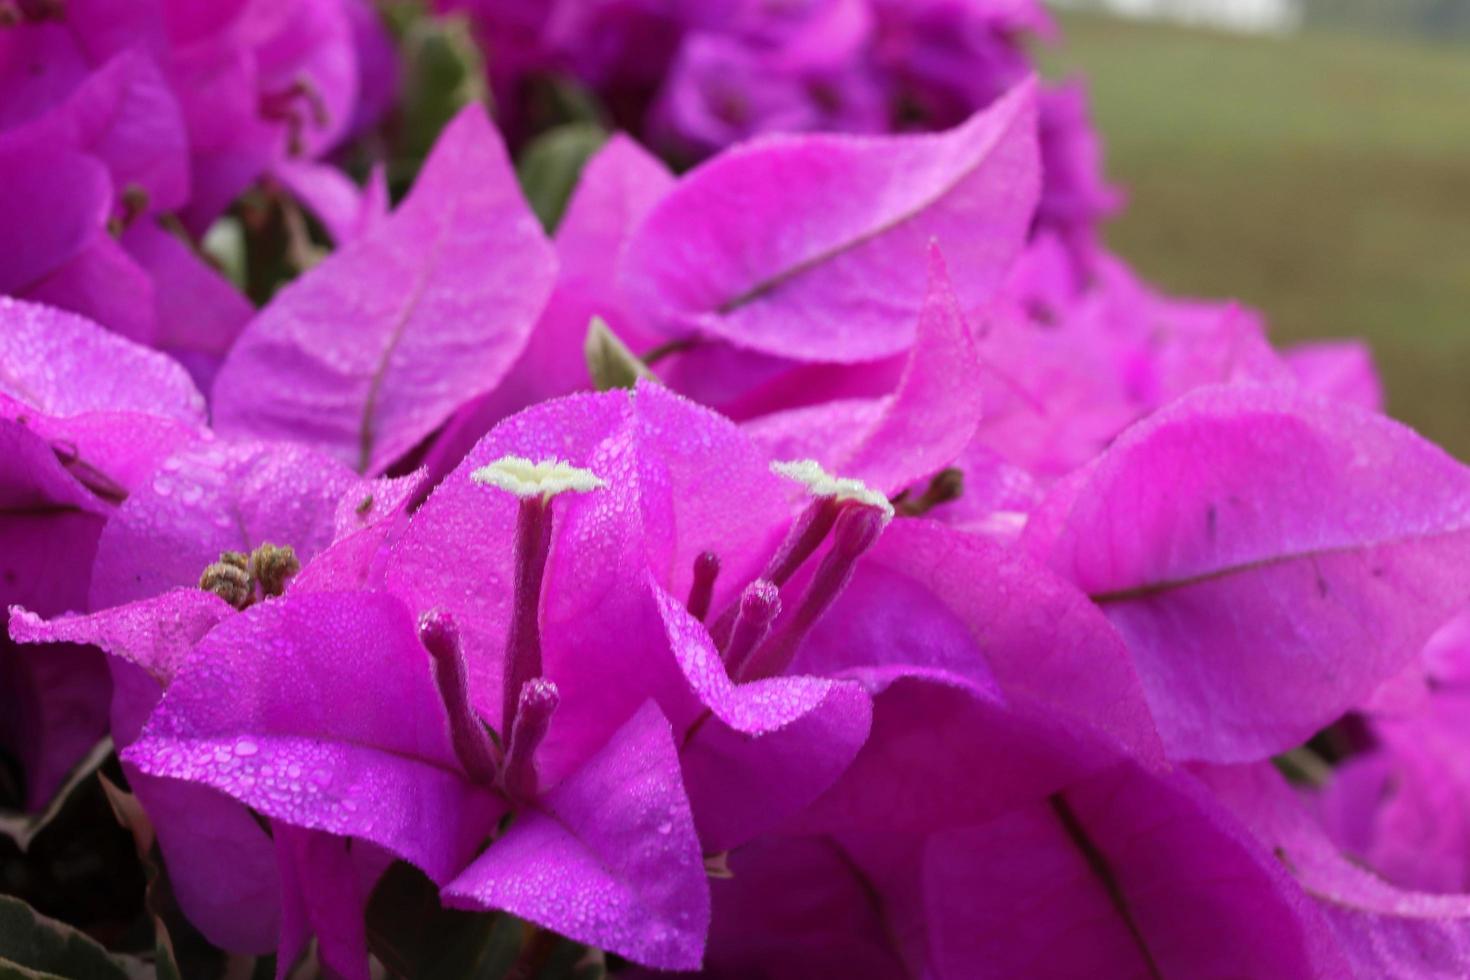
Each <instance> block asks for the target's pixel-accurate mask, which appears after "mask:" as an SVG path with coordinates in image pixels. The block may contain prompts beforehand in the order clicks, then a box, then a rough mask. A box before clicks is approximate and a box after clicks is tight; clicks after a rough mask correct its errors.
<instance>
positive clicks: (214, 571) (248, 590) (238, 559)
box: [199, 542, 301, 609]
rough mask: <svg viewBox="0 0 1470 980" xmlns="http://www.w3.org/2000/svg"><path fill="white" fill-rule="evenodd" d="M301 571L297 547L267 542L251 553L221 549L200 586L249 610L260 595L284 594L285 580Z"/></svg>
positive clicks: (203, 575) (207, 569)
mask: <svg viewBox="0 0 1470 980" xmlns="http://www.w3.org/2000/svg"><path fill="white" fill-rule="evenodd" d="M299 571H301V562H300V560H298V559H297V557H296V551H295V549H293V548H292V547H291V546H290V545H275V544H271V543H270V542H266V543H264V544H262V545H260V546H259V547H258V548H256V549H255V550H254V551H252V552H251V553H250V554H249V555H247V554H245V552H243V551H225V552H221V553H220V556H219V561H217V562H215V563H214V564H212V565H210V566H208V567H207V568H205V569H204V573H203V574H202V575H200V576H199V587H200V588H201V589H203V590H204V591H205V592H213V593H214V594H215V595H217V596H219V597H220V598H221V599H223V600H225V601H226V602H228V603H229V604H230V605H232V606H234V607H235V608H236V609H246V608H248V607H250V606H252V605H254V604H255V602H256V600H257V599H258V598H262V597H269V596H278V595H281V594H282V593H284V592H285V591H286V582H287V581H288V580H289V579H290V578H291V576H293V575H295V574H296V573H297V572H299Z"/></svg>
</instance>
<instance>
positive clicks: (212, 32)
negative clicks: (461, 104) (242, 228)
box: [0, 0, 392, 234]
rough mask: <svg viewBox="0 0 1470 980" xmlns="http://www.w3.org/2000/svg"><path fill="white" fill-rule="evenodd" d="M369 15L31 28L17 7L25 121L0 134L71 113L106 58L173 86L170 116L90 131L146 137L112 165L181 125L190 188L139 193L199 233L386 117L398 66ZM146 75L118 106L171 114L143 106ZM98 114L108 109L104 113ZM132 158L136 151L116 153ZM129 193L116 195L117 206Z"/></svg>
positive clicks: (70, 17) (83, 10) (96, 18)
mask: <svg viewBox="0 0 1470 980" xmlns="http://www.w3.org/2000/svg"><path fill="white" fill-rule="evenodd" d="M362 7H363V5H362V4H360V3H358V2H357V0H329V2H314V0H313V2H305V0H293V2H290V3H267V2H262V0H253V2H248V3H215V2H209V3H181V2H175V0H163V2H157V3H151V2H150V3H130V4H116V3H111V2H78V3H69V4H67V5H65V7H64V8H60V10H59V13H58V11H57V10H53V9H52V8H49V7H48V8H45V9H39V8H37V12H36V14H35V16H32V15H31V14H30V13H28V11H27V7H25V6H22V7H21V8H20V23H18V24H12V25H10V26H8V27H7V29H6V34H5V37H4V38H3V41H0V43H3V47H0V78H3V79H4V81H5V88H6V90H7V92H9V91H11V89H12V86H13V85H14V86H15V88H16V89H17V90H18V91H20V92H24V94H25V96H26V97H25V98H24V99H17V100H15V103H16V107H17V110H18V113H17V114H15V115H9V114H0V127H5V126H10V125H14V124H17V123H21V122H29V121H31V119H32V118H33V117H34V116H37V115H39V112H38V111H37V110H38V109H53V108H54V107H57V106H60V105H62V104H63V103H66V102H67V101H68V99H70V98H73V93H79V92H81V91H82V90H83V89H85V88H86V87H87V85H88V77H89V75H91V74H92V73H93V72H96V73H97V76H99V77H100V76H104V75H105V74H106V71H108V70H111V69H110V68H109V67H108V66H109V60H110V59H111V61H112V64H116V63H117V62H119V61H123V60H128V59H131V60H133V61H135V62H147V63H149V64H150V65H151V67H149V68H148V69H146V74H147V75H148V76H149V77H152V78H157V79H161V80H162V81H163V82H164V83H165V85H166V89H167V90H166V92H163V93H161V94H163V95H166V96H167V101H168V103H169V104H170V106H169V108H168V111H167V112H166V113H165V112H154V111H148V112H135V113H131V114H128V115H124V114H119V113H109V112H106V111H100V110H99V111H98V112H97V113H96V114H95V115H94V116H92V117H91V118H94V119H96V120H99V121H110V120H109V116H112V117H116V118H117V119H131V120H132V121H133V122H134V123H136V124H137V125H135V126H131V127H129V128H127V129H126V130H125V131H124V132H125V133H126V134H130V135H131V136H132V137H133V139H132V140H131V141H128V142H125V143H114V145H113V146H112V147H111V148H110V151H111V152H110V155H111V156H112V157H113V158H114V160H115V161H117V162H127V161H128V160H132V161H133V162H137V161H140V160H142V159H144V158H145V157H147V158H149V159H152V158H153V154H155V153H156V152H157V151H158V150H159V149H161V148H163V147H164V146H166V145H168V143H167V142H165V141H162V140H160V139H158V138H157V137H159V135H160V130H159V126H160V125H162V124H164V123H165V122H166V121H168V120H170V119H172V120H173V125H175V126H177V123H178V121H179V120H182V125H183V134H184V136H185V139H186V144H185V146H184V147H183V149H184V150H185V151H186V154H187V158H186V159H185V160H184V161H183V162H184V165H185V167H184V170H183V175H184V178H185V179H184V182H183V183H182V184H179V183H176V182H174V183H171V184H170V185H169V186H168V188H166V189H165V188H161V187H157V186H154V185H153V183H151V182H148V181H145V182H141V183H140V184H139V186H141V187H144V188H146V189H147V190H148V191H150V192H153V191H155V190H159V191H162V194H161V196H159V197H157V198H156V199H155V200H154V204H155V205H156V206H157V207H158V208H160V209H169V210H177V211H178V213H179V215H180V217H181V218H182V219H183V221H184V223H185V224H186V225H187V226H188V227H189V228H190V230H191V231H192V232H193V233H195V234H202V233H203V231H204V230H205V229H206V228H208V226H209V224H210V222H212V221H213V220H214V218H215V217H217V216H218V215H219V213H220V212H221V211H222V210H223V209H224V208H225V207H226V206H228V205H229V204H230V202H231V201H233V200H234V199H235V197H236V196H238V195H239V193H240V192H241V191H243V190H244V189H245V188H246V187H247V186H249V185H250V183H251V182H253V181H254V180H255V179H256V178H258V177H259V176H260V175H261V174H262V173H264V172H265V171H266V170H268V169H269V168H270V166H271V165H272V164H273V163H275V162H277V161H279V160H283V159H286V158H288V157H297V156H302V155H306V156H311V157H316V156H320V155H321V154H322V153H323V152H324V151H326V150H327V149H329V148H331V147H332V146H334V145H335V144H336V143H338V142H339V141H340V140H341V139H342V138H343V137H344V136H345V135H347V134H348V133H349V132H351V131H352V129H353V127H354V126H356V125H360V124H361V122H362V119H363V118H368V117H370V115H371V114H372V113H374V112H377V111H380V109H381V105H382V87H383V85H384V83H385V82H386V81H389V80H391V77H392V73H391V62H389V61H385V60H384V50H383V48H382V43H381V42H382V37H381V34H382V28H381V25H374V24H372V22H371V21H370V20H369V19H367V17H365V16H364V15H365V14H366V15H368V16H369V17H370V16H372V12H371V11H365V10H363V9H362ZM374 27H376V31H374V29H373V28H374ZM363 73H367V74H368V76H369V77H368V78H366V79H364V78H363V77H362V76H363ZM144 74H145V72H140V71H135V70H134V69H132V68H130V69H129V70H128V72H127V80H128V81H129V83H130V84H129V86H128V87H126V88H123V89H121V91H122V92H124V93H125V94H126V96H127V98H128V100H130V101H122V102H117V101H114V102H112V103H109V104H110V105H111V106H114V107H121V108H124V109H126V108H129V107H131V108H135V109H145V108H146V107H147V106H148V105H150V104H151V105H155V106H159V105H162V102H161V101H160V99H159V98H153V97H151V96H150V98H145V95H148V94H149V93H159V92H160V90H159V89H157V88H152V87H150V88H148V89H144V88H142V87H140V86H139V85H138V84H137V82H138V80H139V79H140V78H142V77H143V75H144ZM7 101H9V100H7ZM93 105H94V106H101V108H106V104H102V103H98V102H96V101H95V100H94V102H93ZM7 108H8V107H7ZM359 109H361V110H362V112H363V113H364V116H363V117H361V118H360V117H359ZM124 147H131V148H134V149H137V150H140V151H141V152H140V153H134V154H131V155H127V154H120V153H117V152H116V151H117V150H119V149H122V148H124ZM170 166H172V164H171V165H170ZM117 172H118V175H119V176H126V174H127V173H128V172H129V171H127V169H126V168H122V169H119V170H118V171H117ZM127 182H131V178H130V177H129V178H128V180H127ZM125 187H126V182H119V183H118V186H117V191H118V193H119V194H120V195H121V194H122V192H123V190H124V188H125Z"/></svg>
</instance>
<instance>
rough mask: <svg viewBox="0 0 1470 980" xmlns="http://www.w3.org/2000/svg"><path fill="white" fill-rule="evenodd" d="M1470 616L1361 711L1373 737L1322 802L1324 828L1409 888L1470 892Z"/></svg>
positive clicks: (1339, 769) (1335, 776) (1343, 766)
mask: <svg viewBox="0 0 1470 980" xmlns="http://www.w3.org/2000/svg"><path fill="white" fill-rule="evenodd" d="M1467 680H1470V614H1465V613H1461V614H1460V615H1458V616H1456V617H1455V618H1454V619H1453V620H1451V621H1450V622H1449V623H1448V624H1446V625H1445V626H1444V627H1443V628H1441V629H1440V630H1439V631H1438V632H1437V633H1435V635H1434V636H1433V637H1432V638H1431V640H1430V642H1429V644H1428V645H1427V646H1426V647H1425V649H1424V652H1423V654H1422V656H1421V657H1420V658H1419V659H1418V660H1417V661H1415V662H1414V663H1413V664H1412V665H1411V668H1410V670H1409V671H1407V672H1406V677H1405V678H1403V681H1404V687H1405V688H1406V690H1404V691H1400V692H1398V693H1399V694H1401V695H1402V696H1400V697H1398V698H1395V699H1392V700H1390V699H1388V698H1383V697H1378V698H1375V699H1374V701H1373V702H1370V703H1369V704H1368V705H1364V706H1362V707H1361V708H1360V715H1359V720H1360V721H1361V722H1362V724H1363V728H1364V730H1365V732H1366V734H1367V736H1368V738H1369V739H1370V740H1371V744H1370V745H1369V746H1368V747H1367V748H1366V749H1365V750H1364V751H1362V752H1361V753H1360V754H1358V755H1354V756H1350V757H1349V758H1347V759H1345V760H1343V761H1342V762H1341V763H1340V764H1339V765H1338V766H1336V767H1335V769H1334V770H1333V771H1332V774H1331V778H1330V782H1328V783H1327V785H1326V786H1324V787H1322V790H1321V793H1320V795H1319V796H1318V798H1317V802H1318V812H1319V815H1320V817H1321V820H1322V823H1323V826H1324V827H1325V828H1326V829H1327V831H1328V832H1329V833H1330V835H1331V837H1332V839H1333V841H1334V842H1335V843H1336V844H1337V845H1338V846H1339V847H1341V848H1342V850H1343V851H1344V852H1345V853H1347V854H1349V855H1351V856H1352V857H1353V858H1354V859H1355V860H1357V861H1359V862H1361V863H1362V864H1363V865H1365V866H1366V867H1368V868H1371V869H1372V870H1373V871H1374V872H1376V873H1377V874H1380V875H1382V876H1383V877H1384V878H1386V879H1388V880H1389V881H1391V882H1393V883H1394V884H1395V885H1398V886H1399V887H1403V888H1411V889H1414V890H1417V891H1426V892H1467V891H1470V824H1467V814H1466V813H1465V810H1464V807H1462V806H1461V805H1460V800H1461V799H1462V798H1463V796H1464V794H1465V792H1466V785H1467V780H1470V772H1467V770H1466V767H1465V761H1464V760H1465V749H1466V746H1467V745H1470V728H1467V725H1466V710H1467V708H1470V700H1467V695H1470V686H1467V683H1466V682H1467Z"/></svg>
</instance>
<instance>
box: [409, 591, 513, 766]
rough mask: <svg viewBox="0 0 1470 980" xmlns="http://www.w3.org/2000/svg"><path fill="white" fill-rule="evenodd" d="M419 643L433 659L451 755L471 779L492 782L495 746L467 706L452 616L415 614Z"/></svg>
mask: <svg viewBox="0 0 1470 980" xmlns="http://www.w3.org/2000/svg"><path fill="white" fill-rule="evenodd" d="M419 642H420V643H422V644H423V645H424V649H426V650H428V651H429V655H430V656H431V657H433V658H434V685H435V687H437V688H438V689H439V699H440V700H441V701H442V702H443V703H444V710H445V712H446V713H447V714H448V715H449V738H450V741H451V742H452V743H453V744H454V756H455V758H457V759H458V760H459V764H460V765H461V766H464V771H465V772H466V773H467V774H468V775H469V777H470V778H471V779H473V780H474V781H475V782H477V783H484V784H487V785H489V784H491V783H494V781H495V762H496V752H495V746H494V744H493V743H492V742H491V741H490V736H489V735H488V734H486V732H485V728H484V726H483V725H481V724H480V719H479V718H478V717H476V716H475V709H474V708H472V707H470V692H469V684H468V682H467V681H466V680H465V668H464V653H463V651H462V650H461V649H460V642H459V627H458V626H457V625H456V624H455V622H454V617H453V616H451V615H450V614H449V613H448V611H446V610H444V609H431V610H429V611H428V612H426V613H424V614H423V615H422V616H420V617H419Z"/></svg>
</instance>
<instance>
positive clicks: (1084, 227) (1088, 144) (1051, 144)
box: [1034, 81, 1123, 289]
mask: <svg viewBox="0 0 1470 980" xmlns="http://www.w3.org/2000/svg"><path fill="white" fill-rule="evenodd" d="M1038 119H1039V137H1040V141H1041V170H1042V173H1043V175H1044V178H1043V180H1042V190H1041V202H1040V204H1038V205H1037V208H1036V226H1035V229H1034V231H1035V232H1036V233H1039V234H1053V235H1056V236H1057V238H1058V239H1059V240H1060V241H1062V242H1064V243H1065V245H1066V247H1067V252H1068V254H1069V258H1070V259H1071V266H1072V275H1073V280H1072V282H1073V286H1074V288H1077V289H1081V288H1082V287H1083V286H1085V284H1086V283H1087V281H1088V279H1089V278H1090V276H1091V275H1092V273H1093V271H1094V268H1095V266H1096V261H1097V258H1098V256H1099V255H1100V254H1101V245H1100V244H1099V242H1098V240H1097V239H1098V235H1097V226H1098V223H1099V222H1101V221H1102V220H1103V219H1104V218H1106V217H1108V216H1109V215H1111V214H1113V213H1114V212H1115V211H1117V210H1118V209H1119V208H1121V207H1122V205H1123V194H1122V192H1121V191H1119V190H1118V189H1117V188H1115V187H1112V186H1109V185H1108V184H1107V183H1106V182H1105V181H1104V178H1103V168H1102V140H1101V139H1100V138H1099V137H1098V134H1097V131H1096V130H1095V129H1093V127H1092V119H1091V117H1090V115H1089V113H1088V107H1087V89H1086V86H1085V85H1084V84H1083V83H1081V82H1077V81H1073V82H1068V83H1066V84H1063V85H1057V86H1053V87H1050V88H1046V89H1043V90H1042V93H1041V104H1040V113H1039V117H1038Z"/></svg>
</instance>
